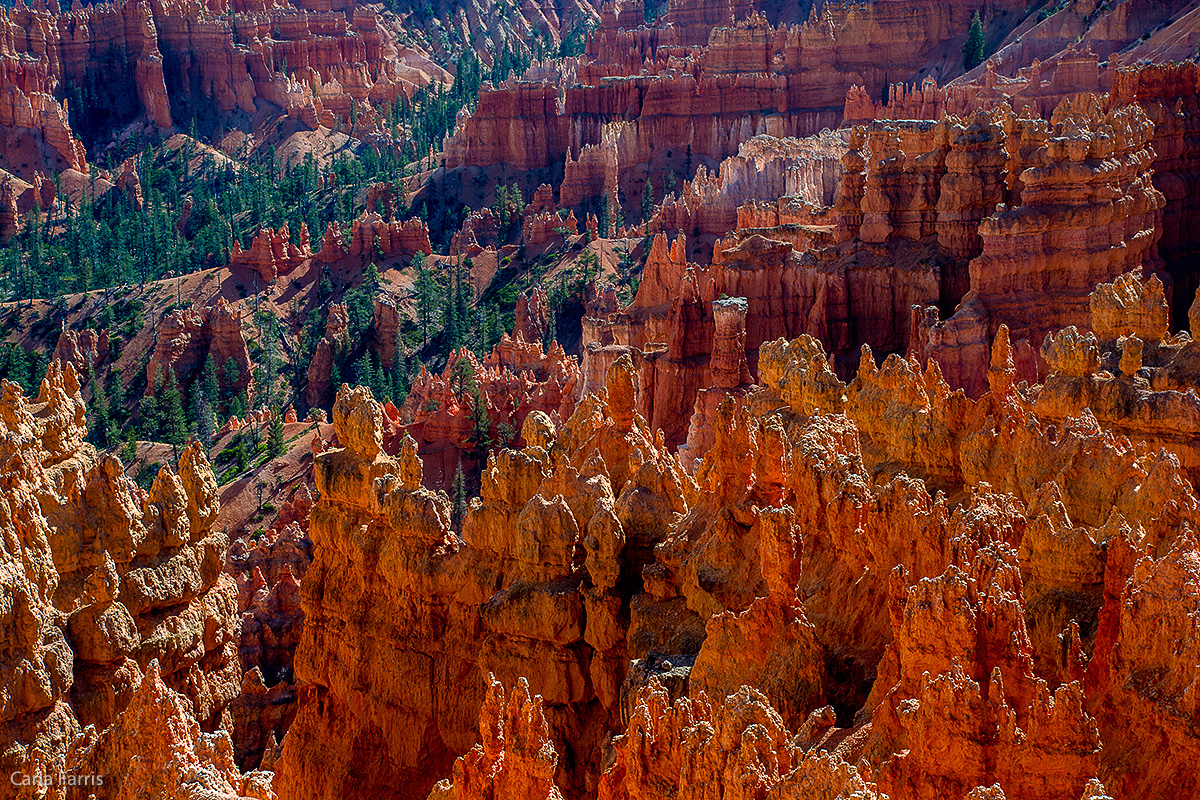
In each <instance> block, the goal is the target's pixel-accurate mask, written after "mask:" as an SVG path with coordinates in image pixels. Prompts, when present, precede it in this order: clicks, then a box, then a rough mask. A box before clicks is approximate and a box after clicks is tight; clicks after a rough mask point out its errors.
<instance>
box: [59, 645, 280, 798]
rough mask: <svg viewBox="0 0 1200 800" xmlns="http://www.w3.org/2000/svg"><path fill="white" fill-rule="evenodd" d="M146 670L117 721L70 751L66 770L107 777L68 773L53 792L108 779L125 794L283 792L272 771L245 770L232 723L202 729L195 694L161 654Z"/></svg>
mask: <svg viewBox="0 0 1200 800" xmlns="http://www.w3.org/2000/svg"><path fill="white" fill-rule="evenodd" d="M138 677H139V682H138V683H137V684H136V686H135V687H134V688H133V690H132V696H131V697H130V698H129V705H128V706H127V707H126V709H125V711H124V712H123V713H122V714H121V715H120V716H119V717H117V720H116V722H115V723H114V724H113V725H112V726H110V727H108V728H106V729H104V730H103V731H102V732H97V731H96V730H95V729H94V728H90V727H89V728H88V729H87V730H86V731H85V732H84V734H83V736H81V737H80V738H79V739H77V740H76V741H75V742H74V743H73V744H72V746H71V751H70V753H69V754H68V757H67V762H66V765H65V770H64V773H63V774H64V775H71V776H78V777H75V778H74V779H73V780H74V781H81V780H82V781H86V780H88V778H89V777H90V778H91V779H92V780H94V779H95V778H96V777H98V778H99V779H100V780H101V781H102V783H100V784H89V783H86V782H80V783H78V784H73V783H72V782H69V781H60V782H57V783H56V785H55V786H54V787H53V788H51V790H50V795H49V796H50V797H53V798H62V799H63V800H76V798H78V800H84V799H85V798H88V797H95V796H96V794H97V789H98V788H100V787H102V788H100V791H103V792H104V795H105V796H106V797H113V798H117V799H118V800H134V798H138V797H145V796H147V795H148V794H149V795H151V796H153V797H162V798H179V800H182V799H183V798H188V797H195V796H196V794H197V793H205V792H215V793H219V796H221V797H230V798H234V797H236V798H242V797H247V798H249V797H253V798H259V800H268V798H273V797H274V796H275V793H274V791H272V789H271V775H270V773H266V772H253V773H250V774H248V775H245V776H243V775H242V774H241V773H240V772H238V768H237V765H236V764H234V761H233V748H232V747H231V746H230V743H229V735H228V734H227V733H226V732H225V731H218V732H216V733H205V732H204V731H202V730H201V728H200V726H199V725H198V724H197V723H196V720H195V719H194V718H193V717H192V715H191V708H190V704H189V703H188V701H187V698H186V697H184V696H183V695H181V694H179V693H178V692H175V691H172V690H171V689H170V688H168V687H167V686H166V685H165V684H164V683H163V681H162V678H161V676H160V672H159V665H158V662H157V661H153V662H151V663H150V665H149V667H148V668H147V670H146V674H145V677H141V676H138Z"/></svg>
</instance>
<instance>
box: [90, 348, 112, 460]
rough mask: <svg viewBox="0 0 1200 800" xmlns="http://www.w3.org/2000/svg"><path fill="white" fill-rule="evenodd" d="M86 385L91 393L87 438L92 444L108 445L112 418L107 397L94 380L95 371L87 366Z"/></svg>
mask: <svg viewBox="0 0 1200 800" xmlns="http://www.w3.org/2000/svg"><path fill="white" fill-rule="evenodd" d="M88 387H89V389H90V390H91V393H92V402H91V403H90V405H91V411H92V424H91V426H90V430H89V431H88V434H89V435H88V439H89V441H91V442H92V443H94V444H98V445H101V446H108V445H109V444H110V442H109V439H110V437H111V436H112V418H111V416H110V415H109V411H108V398H107V397H105V395H104V388H103V387H102V386H101V385H100V383H99V382H98V381H97V380H96V373H95V371H94V370H93V369H92V368H91V365H89V366H88Z"/></svg>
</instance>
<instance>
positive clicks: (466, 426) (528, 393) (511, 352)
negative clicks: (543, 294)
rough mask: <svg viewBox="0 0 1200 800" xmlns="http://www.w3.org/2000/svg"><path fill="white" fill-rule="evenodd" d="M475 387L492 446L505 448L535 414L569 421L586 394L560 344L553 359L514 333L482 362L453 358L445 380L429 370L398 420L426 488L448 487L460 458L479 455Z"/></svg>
mask: <svg viewBox="0 0 1200 800" xmlns="http://www.w3.org/2000/svg"><path fill="white" fill-rule="evenodd" d="M460 360H465V362H466V363H467V364H468V365H469V366H468V367H466V368H465V369H466V373H468V374H469V376H470V378H469V380H468V381H467V382H466V383H464V381H463V379H462V378H461V377H460V370H463V369H464V367H463V366H462V365H460V364H459V363H458V362H459V361H460ZM471 383H473V385H474V387H476V388H478V390H479V395H478V399H479V400H482V402H483V403H484V407H485V409H486V411H487V417H488V421H489V425H490V427H489V436H490V441H493V442H497V441H498V442H500V443H502V444H507V443H509V442H513V441H516V440H517V432H518V431H520V430H521V429H522V427H523V425H524V423H525V418H526V417H527V416H529V414H530V413H532V412H534V411H542V412H544V413H546V414H549V415H550V417H551V419H552V420H553V421H554V422H555V423H556V424H558V423H561V422H562V421H563V420H566V419H568V418H570V416H571V413H572V412H573V411H574V409H575V403H576V402H577V400H578V398H579V392H580V389H581V380H580V374H579V365H578V362H577V361H576V360H575V359H574V358H573V357H569V356H567V354H566V353H565V352H564V351H563V349H562V346H561V345H559V344H558V343H557V342H554V343H552V344H551V345H550V350H549V352H546V351H544V350H543V349H542V345H541V342H540V339H539V341H537V342H526V341H525V340H524V339H522V338H517V339H512V338H510V337H509V336H508V334H504V336H503V337H501V339H500V342H499V343H498V344H497V345H496V346H495V347H493V348H492V352H491V353H489V354H488V356H487V358H485V359H484V360H483V362H482V363H479V362H478V361H476V359H475V357H474V355H472V354H471V353H470V352H468V351H466V350H463V351H460V352H458V353H452V354H451V356H450V358H449V360H448V361H447V363H446V368H445V369H444V370H443V371H442V374H441V375H436V374H432V373H429V372H427V371H426V370H425V368H424V367H422V368H421V372H420V373H419V374H418V375H417V376H415V377H414V379H413V384H412V387H411V389H410V390H409V393H408V397H407V398H406V399H405V401H404V403H403V404H402V405H401V407H400V409H399V420H400V421H401V422H402V424H403V425H404V426H405V428H404V430H405V431H406V432H407V433H409V434H411V435H412V436H413V437H414V438H415V439H416V440H417V443H418V445H419V452H420V453H421V454H422V455H423V456H425V470H426V473H425V481H426V484H427V485H429V486H431V487H434V488H442V489H445V488H448V487H449V486H450V484H451V481H452V480H453V479H454V474H455V471H456V470H457V468H458V463H459V459H460V458H461V457H463V455H465V454H466V453H468V452H470V451H472V450H475V449H476V445H477V442H476V438H477V430H476V428H477V426H476V424H475V422H474V416H473V415H475V414H476V413H477V412H476V410H475V403H476V402H477V398H476V396H475V393H474V389H473V388H471V386H470V385H468V384H471ZM448 447H449V448H450V449H448ZM432 454H437V457H434V456H433V455H432Z"/></svg>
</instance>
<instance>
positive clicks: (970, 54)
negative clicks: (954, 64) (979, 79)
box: [962, 11, 983, 72]
mask: <svg viewBox="0 0 1200 800" xmlns="http://www.w3.org/2000/svg"><path fill="white" fill-rule="evenodd" d="M962 57H963V69H964V70H966V71H968V72H970V71H971V70H973V69H975V68H976V67H977V66H979V65H980V64H982V63H983V20H981V19H980V18H979V12H978V11H976V12H975V14H974V16H972V17H971V29H970V30H969V31H967V43H966V44H964V45H963V49H962Z"/></svg>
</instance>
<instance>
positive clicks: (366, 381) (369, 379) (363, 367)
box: [354, 350, 375, 394]
mask: <svg viewBox="0 0 1200 800" xmlns="http://www.w3.org/2000/svg"><path fill="white" fill-rule="evenodd" d="M354 381H355V383H357V384H358V385H359V386H366V387H367V388H368V389H370V388H371V387H372V385H373V384H374V383H375V370H374V368H373V367H372V366H371V353H370V352H369V351H367V350H364V351H363V354H362V357H361V358H359V359H358V363H357V364H355V365H354ZM372 394H374V391H373V390H372Z"/></svg>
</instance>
